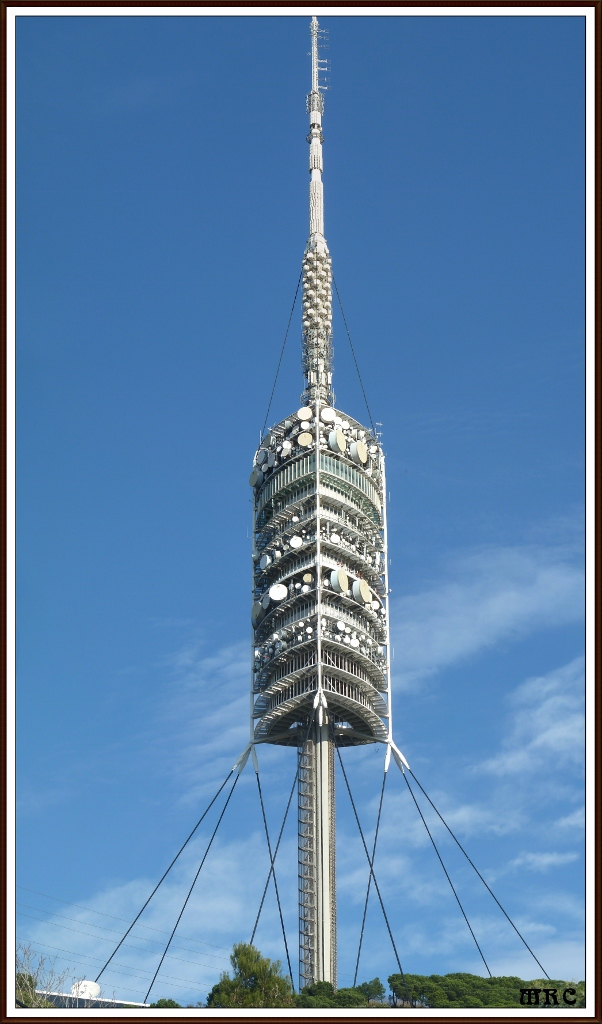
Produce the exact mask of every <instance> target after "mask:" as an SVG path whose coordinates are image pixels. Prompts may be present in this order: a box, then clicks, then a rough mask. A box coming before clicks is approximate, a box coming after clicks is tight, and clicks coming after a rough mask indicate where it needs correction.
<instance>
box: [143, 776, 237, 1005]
mask: <svg viewBox="0 0 602 1024" xmlns="http://www.w3.org/2000/svg"><path fill="white" fill-rule="evenodd" d="M239 779H240V773H239V772H237V773H236V778H235V779H234V782H233V783H232V788H231V790H230V792H229V793H228V798H227V800H226V802H225V804H224V806H223V808H222V813H221V814H220V816H219V818H218V819H217V825H216V826H215V828H214V829H213V833H212V835H211V839H210V840H209V842H208V844H207V849H206V850H205V853H204V854H203V859H202V861H201V863H200V864H199V867H198V871H197V873H196V875H195V876H194V879H193V881H192V885H191V886H190V889H189V890H188V895H187V896H186V899H185V900H184V905H183V907H182V909H181V911H180V913H179V914H178V919H177V921H176V923H175V925H174V926H173V931H172V933H171V935H170V936H169V939H168V940H167V945H166V947H165V949H164V951H163V955H162V957H161V959H160V961H159V966H158V967H157V970H156V971H155V973H154V975H153V980H152V981H151V983H150V985H149V986H148V992H147V993H146V995H145V997H144V1002H146V1001H147V999H148V997H149V993H150V990H151V989H152V987H153V985H154V983H155V978H156V977H157V975H158V973H159V971H160V970H161V965H162V963H163V961H164V960H165V957H166V955H167V950H168V949H169V947H170V945H171V940H172V939H173V937H174V935H175V932H176V928H177V927H178V925H179V923H180V919H181V917H182V914H183V913H184V911H185V910H186V904H187V903H188V900H189V899H190V897H191V895H192V890H193V889H194V887H195V884H196V880H197V878H198V877H199V875H200V873H201V868H202V867H203V864H204V863H205V861H206V859H207V854H208V853H209V850H210V849H211V844H212V843H213V840H214V839H215V837H216V835H217V830H218V828H219V827H220V824H221V821H222V818H223V816H224V814H225V813H226V808H227V806H228V804H229V803H230V797H231V796H232V794H233V792H234V790H235V789H236V783H237V782H238V780H239Z"/></svg>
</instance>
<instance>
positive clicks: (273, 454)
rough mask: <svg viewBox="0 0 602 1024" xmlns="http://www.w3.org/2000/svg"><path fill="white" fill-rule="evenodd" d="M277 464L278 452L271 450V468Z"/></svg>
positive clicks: (269, 463)
mask: <svg viewBox="0 0 602 1024" xmlns="http://www.w3.org/2000/svg"><path fill="white" fill-rule="evenodd" d="M275 465H276V453H275V452H270V454H269V455H268V466H269V468H270V469H271V468H272V467H273V466H275Z"/></svg>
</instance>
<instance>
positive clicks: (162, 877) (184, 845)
mask: <svg viewBox="0 0 602 1024" xmlns="http://www.w3.org/2000/svg"><path fill="white" fill-rule="evenodd" d="M233 771H234V768H231V769H230V771H229V772H228V774H227V775H226V778H225V779H224V781H223V782H222V784H221V786H220V787H219V789H218V791H217V793H216V794H215V796H214V797H213V800H212V801H211V803H210V804H209V806H208V807H207V808H206V809H205V810H204V811H203V813H202V815H201V817H200V818H199V820H198V821H197V823H196V825H195V826H194V828H193V830H192V832H191V833H190V835H189V836H188V839H187V840H186V842H185V843H183V844H182V846H181V847H180V849H179V850H178V852H177V853H176V855H175V857H174V859H173V860H172V862H171V864H170V865H169V867H168V869H167V871H165V872H164V874H162V875H161V878H160V879H159V881H158V882H157V884H156V886H155V888H154V889H153V891H152V892H151V894H150V896H149V897H148V899H147V901H146V903H145V904H144V905H143V907H142V909H141V910H139V911H138V913H137V914H136V917H135V918H134V920H133V921H132V923H131V925H130V927H129V928H128V930H127V932H126V933H125V934H124V935H123V937H122V938H121V939H120V941H119V942H118V943H117V945H116V946H115V949H114V950H113V952H112V953H111V955H110V957H109V959H108V960H107V962H106V964H105V965H104V967H103V968H102V970H101V971H100V972H99V973H98V974H97V976H96V978H95V981H98V979H99V978H100V976H101V974H103V973H104V971H105V970H106V968H107V967H108V966H109V964H110V963H111V960H112V959H113V957H114V956H115V953H116V952H117V950H118V949H119V947H120V946H121V944H122V943H123V942H124V941H125V940H126V939H127V937H128V935H129V934H130V932H131V930H132V928H133V927H134V925H135V924H136V921H137V920H138V918H139V917H140V916H141V915H142V912H143V911H144V910H146V908H147V907H148V905H149V903H150V901H151V900H152V898H153V896H154V895H155V893H156V891H157V889H158V888H159V886H160V885H161V883H162V882H163V880H164V879H165V878H166V877H167V875H168V874H169V872H170V871H171V869H172V868H173V866H174V864H175V862H176V861H177V859H178V857H179V856H180V854H181V853H182V850H183V849H184V848H185V847H186V846H187V845H188V843H189V842H190V840H191V839H192V837H193V835H194V833H195V832H196V830H197V828H198V827H199V825H200V824H201V822H202V821H203V818H205V817H206V815H207V814H208V813H209V811H210V810H211V808H212V807H213V805H214V803H215V801H216V800H217V798H218V796H219V795H220V793H221V791H222V789H223V788H224V786H225V785H226V783H227V781H228V779H229V778H230V776H231V775H232V772H233Z"/></svg>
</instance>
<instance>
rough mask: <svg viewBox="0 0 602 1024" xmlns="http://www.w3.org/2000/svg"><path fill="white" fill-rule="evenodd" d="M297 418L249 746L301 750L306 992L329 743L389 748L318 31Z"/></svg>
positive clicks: (321, 900) (286, 458) (267, 543)
mask: <svg viewBox="0 0 602 1024" xmlns="http://www.w3.org/2000/svg"><path fill="white" fill-rule="evenodd" d="M311 31H312V92H311V93H310V95H309V97H308V104H307V107H308V111H309V113H310V134H309V136H308V141H309V144H310V171H311V174H312V179H311V182H310V235H309V240H308V243H307V247H306V250H305V254H304V257H303V367H304V371H305V377H306V388H305V391H304V392H303V395H302V402H303V403H304V404H303V407H302V408H301V409H299V410H298V411H297V412H295V413H292V414H291V415H290V416H289V417H288V418H287V419H285V420H282V421H281V422H280V423H277V424H275V426H273V427H271V428H270V431H269V433H268V434H267V435H266V436H265V437H264V438H263V440H262V442H261V444H260V446H259V448H258V450H257V452H256V453H255V458H254V465H253V471H252V473H251V478H250V481H249V482H250V484H251V486H252V487H253V530H254V544H253V607H252V613H251V618H252V626H253V667H252V685H251V740H252V742H254V743H274V744H279V745H282V746H292V747H296V748H297V757H298V764H299V791H298V813H299V819H298V821H299V960H300V968H299V974H300V985H301V986H302V987H303V986H305V985H309V984H312V983H313V982H315V981H320V980H325V981H331V982H332V983H333V984H334V985H335V986H336V980H337V941H336V853H335V849H336V826H335V822H336V815H335V765H334V756H335V742H336V744H337V745H340V746H357V745H359V744H364V743H375V742H382V743H387V741H388V739H389V737H390V710H389V709H390V702H389V676H390V672H389V623H388V600H387V592H388V583H387V538H386V515H385V495H386V484H385V463H384V455H383V451H382V448H381V445H380V442H379V439H378V437H377V436H376V435H375V434H374V433H371V432H370V431H369V430H368V429H367V428H366V427H364V426H363V425H362V424H361V423H360V422H359V421H358V420H356V419H353V418H352V417H350V416H347V415H345V413H343V412H341V411H340V410H338V409H336V408H335V407H334V396H333V394H332V345H331V332H332V298H331V281H332V270H331V262H330V255H329V253H328V248H327V246H326V241H325V239H324V234H323V231H324V222H323V221H324V215H323V195H322V181H321V173H322V132H321V123H322V121H321V115H322V111H323V102H322V94H321V92H320V91H319V85H318V70H319V63H318V55H317V41H318V23H317V21H316V19H315V18H314V19H313V20H312V29H311Z"/></svg>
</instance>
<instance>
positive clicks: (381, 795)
mask: <svg viewBox="0 0 602 1024" xmlns="http://www.w3.org/2000/svg"><path fill="white" fill-rule="evenodd" d="M386 781H387V773H386V771H385V772H383V784H382V787H381V791H380V802H379V805H378V815H377V817H376V831H375V833H374V845H373V847H372V866H374V858H375V856H376V843H377V840H378V829H379V827H380V815H381V811H382V809H383V797H384V795H385V783H386ZM371 885H372V875H371V874H369V875H368V888H367V889H366V900H365V902H364V915H363V917H362V928H361V931H360V942H359V946H358V949H357V960H356V961H355V974H354V975H353V987H354V988H355V983H356V981H357V972H358V971H359V967H360V956H361V952H362V942H363V941H364V928H365V926H366V914H367V912H368V900H369V898H370V886H371Z"/></svg>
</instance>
